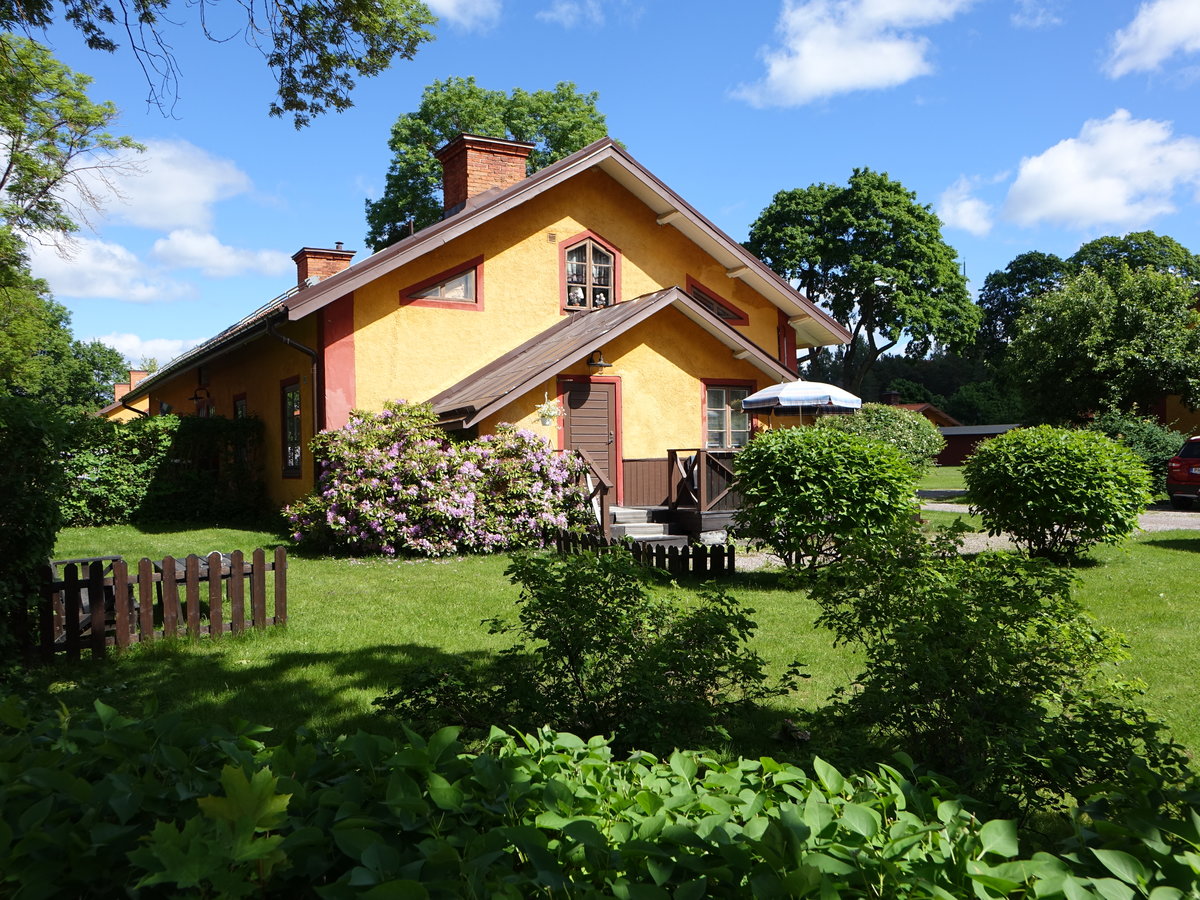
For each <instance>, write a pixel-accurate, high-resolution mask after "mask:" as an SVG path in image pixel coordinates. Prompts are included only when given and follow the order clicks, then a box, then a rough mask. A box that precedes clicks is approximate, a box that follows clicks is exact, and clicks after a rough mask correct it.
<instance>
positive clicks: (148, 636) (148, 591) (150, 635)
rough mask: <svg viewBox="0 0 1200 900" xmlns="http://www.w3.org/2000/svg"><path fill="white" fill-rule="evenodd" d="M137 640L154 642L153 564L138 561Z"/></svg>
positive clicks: (147, 561) (144, 559)
mask: <svg viewBox="0 0 1200 900" xmlns="http://www.w3.org/2000/svg"><path fill="white" fill-rule="evenodd" d="M138 625H139V628H138V640H139V641H152V640H154V563H152V562H150V560H149V558H148V557H145V556H143V557H142V558H141V559H140V560H138Z"/></svg>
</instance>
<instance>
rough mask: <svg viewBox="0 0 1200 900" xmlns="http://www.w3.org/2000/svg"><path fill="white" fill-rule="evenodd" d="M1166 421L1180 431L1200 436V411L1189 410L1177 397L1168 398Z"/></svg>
mask: <svg viewBox="0 0 1200 900" xmlns="http://www.w3.org/2000/svg"><path fill="white" fill-rule="evenodd" d="M1166 421H1167V424H1168V425H1170V426H1171V427H1172V428H1176V429H1178V430H1179V431H1185V432H1187V433H1188V434H1200V410H1191V409H1188V408H1187V407H1186V406H1184V405H1183V404H1182V403H1181V402H1180V400H1179V398H1178V397H1176V396H1171V397H1168V398H1167V401H1166Z"/></svg>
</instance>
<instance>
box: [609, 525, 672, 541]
mask: <svg viewBox="0 0 1200 900" xmlns="http://www.w3.org/2000/svg"><path fill="white" fill-rule="evenodd" d="M666 533H667V530H666V527H665V526H663V525H662V524H660V523H657V522H628V523H625V524H618V525H613V526H612V536H613V537H615V538H623V537H631V538H636V539H638V540H642V539H645V538H655V537H665V536H666Z"/></svg>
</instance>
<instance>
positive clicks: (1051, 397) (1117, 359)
mask: <svg viewBox="0 0 1200 900" xmlns="http://www.w3.org/2000/svg"><path fill="white" fill-rule="evenodd" d="M1194 302H1195V297H1194V295H1193V291H1192V289H1191V288H1190V287H1189V285H1188V283H1187V282H1186V281H1185V280H1183V279H1181V278H1178V277H1176V276H1174V275H1171V274H1166V273H1162V272H1157V271H1154V270H1153V269H1141V270H1138V271H1131V270H1130V269H1129V268H1127V267H1125V266H1120V267H1117V268H1115V269H1112V270H1110V271H1109V272H1107V273H1106V274H1104V275H1102V274H1100V273H1098V272H1097V271H1095V270H1094V269H1084V270H1083V271H1082V272H1080V274H1079V275H1076V276H1074V277H1072V278H1069V279H1067V280H1066V281H1065V282H1064V283H1063V285H1062V287H1061V288H1059V289H1058V290H1056V291H1052V292H1050V293H1048V294H1043V295H1041V296H1040V297H1035V298H1034V299H1033V300H1031V301H1030V303H1029V308H1028V309H1027V310H1026V312H1025V314H1024V315H1022V317H1021V318H1020V319H1019V320H1018V322H1017V334H1016V336H1015V337H1014V339H1013V342H1012V344H1011V346H1010V359H1009V368H1010V371H1011V373H1012V377H1013V378H1014V379H1015V380H1016V382H1017V384H1018V386H1019V387H1020V390H1021V392H1022V393H1023V395H1024V396H1025V399H1026V404H1027V407H1028V409H1029V411H1030V413H1031V414H1033V415H1034V416H1036V417H1038V418H1039V419H1040V420H1042V421H1047V422H1055V421H1070V420H1072V419H1074V418H1075V417H1077V416H1079V415H1080V414H1083V413H1087V412H1092V411H1101V410H1104V409H1115V410H1120V411H1123V412H1132V411H1136V410H1141V411H1143V412H1149V411H1150V410H1151V409H1152V407H1153V404H1154V403H1155V401H1156V400H1158V399H1159V398H1161V397H1162V396H1163V395H1164V394H1178V395H1179V396H1180V397H1181V399H1182V400H1183V402H1184V403H1187V404H1188V405H1190V406H1200V327H1198V326H1200V313H1197V311H1196V309H1195V308H1194V305H1193V304H1194Z"/></svg>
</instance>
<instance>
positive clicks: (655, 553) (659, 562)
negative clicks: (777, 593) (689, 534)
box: [554, 531, 735, 578]
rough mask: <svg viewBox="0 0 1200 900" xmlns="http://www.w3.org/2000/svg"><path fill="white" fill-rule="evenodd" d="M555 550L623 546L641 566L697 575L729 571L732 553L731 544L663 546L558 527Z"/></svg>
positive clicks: (732, 568) (679, 573)
mask: <svg viewBox="0 0 1200 900" xmlns="http://www.w3.org/2000/svg"><path fill="white" fill-rule="evenodd" d="M554 546H555V549H556V550H558V552H559V553H582V552H584V551H589V550H590V551H592V552H593V553H599V552H603V551H605V550H608V549H611V548H613V547H623V548H625V549H626V550H628V551H629V552H630V553H632V554H633V558H634V559H636V560H637V561H638V562H639V563H641V564H642V565H643V566H648V567H651V568H655V569H663V570H664V571H667V572H670V573H671V574H672V575H699V576H710V577H713V578H719V577H721V576H723V575H732V574H733V572H734V568H735V553H734V549H733V546H732V545H729V546H726V545H724V544H713V545H707V544H692V545H691V546H690V547H679V546H669V547H667V546H663V545H662V544H651V543H647V542H644V541H633V540H617V539H613V538H606V537H599V536H597V535H592V534H576V533H573V532H567V531H562V532H559V534H558V536H557V537H556V538H555V541H554Z"/></svg>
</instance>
